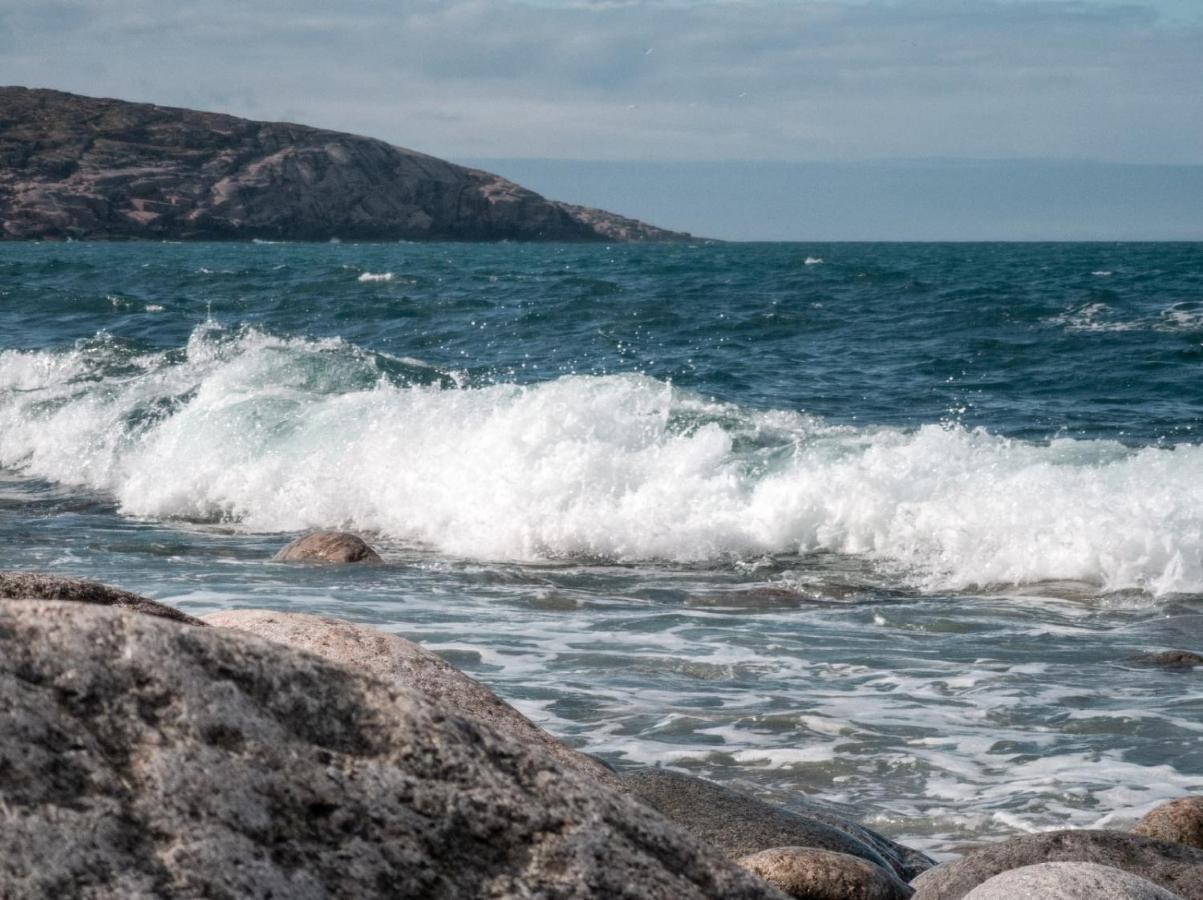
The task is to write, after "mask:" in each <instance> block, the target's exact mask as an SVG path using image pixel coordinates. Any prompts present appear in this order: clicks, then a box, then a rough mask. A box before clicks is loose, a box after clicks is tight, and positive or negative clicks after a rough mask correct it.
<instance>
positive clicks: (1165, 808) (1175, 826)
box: [1132, 797, 1203, 850]
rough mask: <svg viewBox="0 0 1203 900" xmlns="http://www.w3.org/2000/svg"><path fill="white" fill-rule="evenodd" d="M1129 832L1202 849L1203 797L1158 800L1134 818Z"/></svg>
mask: <svg viewBox="0 0 1203 900" xmlns="http://www.w3.org/2000/svg"><path fill="white" fill-rule="evenodd" d="M1132 833H1133V834H1139V835H1142V836H1144V837H1147V838H1153V839H1154V840H1157V841H1169V842H1170V843H1174V844H1186V845H1187V846H1188V847H1197V848H1199V849H1200V850H1203V797H1181V798H1179V799H1177V800H1171V801H1170V802H1169V803H1163V804H1161V805H1160V806H1158V807H1156V808H1155V809H1153V810H1151V811H1150V812H1149V813H1148V814H1147V815H1145V817H1144V818H1143V819H1141V820H1140V821H1139V822H1137V823H1136V827H1135V828H1133V829H1132Z"/></svg>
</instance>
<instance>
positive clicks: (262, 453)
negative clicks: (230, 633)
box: [0, 244, 1203, 853]
mask: <svg viewBox="0 0 1203 900" xmlns="http://www.w3.org/2000/svg"><path fill="white" fill-rule="evenodd" d="M1201 362H1203V245H1199V244H1106V245H1103V244H1099V245H1093V244H1075V245H1058V244H1047V245H1040V244H1029V245H1005V244H980V245H979V244H949V245H937V244H916V245H907V244H830V245H819V244H805V245H791V244H778V245H755V244H749V245H698V246H659V247H657V246H651V247H579V246H556V245H551V246H526V245H500V246H466V245H369V246H353V245H275V244H256V245H169V244H162V245H159V244H154V245H152V244H126V245H99V244H65V245H28V244H27V245H21V244H8V245H0V547H3V550H2V551H0V565H3V566H5V567H14V568H35V569H44V570H51V571H57V572H60V573H62V574H70V575H78V576H82V577H88V578H96V579H100V580H104V581H108V582H111V583H115V584H118V585H120V586H122V587H126V588H129V589H133V590H137V591H140V592H143V593H145V594H147V595H150V596H153V597H157V598H161V599H165V600H167V601H169V602H171V603H174V604H176V605H179V606H181V607H182V608H184V609H187V610H189V611H194V612H204V611H207V610H212V609H217V608H227V607H275V608H281V609H292V610H299V611H315V612H324V613H331V614H334V615H338V616H342V617H345V618H350V619H355V620H359V621H365V622H371V623H373V624H377V625H380V626H382V627H385V628H388V629H391V630H395V631H397V632H400V633H402V634H405V635H407V636H410V637H413V638H415V639H418V640H421V641H423V642H425V643H427V644H428V645H430V646H432V647H434V648H436V649H438V650H439V651H440V652H443V653H444V654H445V655H446V656H447V657H448V658H449V659H451V660H452V661H453V662H454V663H456V664H457V665H459V666H461V667H462V668H464V669H465V670H467V671H469V672H471V673H473V674H475V675H476V676H478V677H480V678H481V679H482V680H484V681H485V682H487V683H489V684H490V685H492V686H493V687H494V688H496V689H497V690H498V691H499V692H500V693H501V694H502V695H504V696H505V697H507V698H508V699H509V700H511V701H512V702H514V703H515V704H516V705H518V706H519V708H521V709H522V710H523V711H525V712H526V713H528V714H529V715H531V716H532V717H533V718H535V719H536V720H537V721H539V722H540V723H542V724H544V725H545V726H546V727H547V728H549V729H550V730H552V731H553V732H556V733H559V734H563V735H567V736H569V737H570V738H571V739H573V740H574V741H575V742H577V743H579V744H580V745H581V746H584V747H587V748H589V749H591V750H593V751H595V752H598V753H600V754H602V755H604V756H605V757H607V758H608V759H610V760H611V761H613V762H614V763H615V764H617V765H624V764H636V763H639V764H654V763H661V764H669V765H677V766H682V767H685V768H688V769H690V770H692V771H695V772H697V773H699V774H703V775H707V776H709V777H713V778H716V779H718V780H721V781H724V782H728V783H732V784H735V785H737V786H740V787H743V788H746V789H749V790H752V791H754V792H757V793H760V794H762V795H764V796H766V797H768V798H770V799H772V800H774V801H777V802H781V803H785V804H788V803H789V802H790V798H791V797H795V796H797V795H798V794H799V793H804V794H807V795H809V796H811V797H813V798H817V799H820V800H826V801H828V802H830V803H832V804H835V805H837V806H839V807H840V808H841V809H845V810H846V811H849V812H851V813H853V814H855V815H858V816H862V817H864V818H865V819H866V820H867V821H868V822H870V823H871V824H875V825H877V826H878V827H880V828H882V829H883V830H885V831H888V832H890V833H892V834H895V835H899V836H902V837H903V838H904V839H907V840H909V841H911V842H913V843H914V844H916V845H918V846H921V847H924V848H927V849H930V850H933V851H935V852H936V853H944V852H948V851H950V850H952V849H953V848H955V847H956V846H958V845H960V844H962V843H964V842H966V841H973V840H978V839H983V838H986V837H992V836H995V835H1000V834H1008V833H1013V832H1014V831H1017V830H1038V829H1042V828H1050V827H1058V826H1065V825H1069V826H1089V825H1108V824H1120V823H1122V822H1123V821H1124V820H1126V819H1128V818H1131V817H1132V816H1135V815H1139V814H1140V813H1141V812H1142V811H1143V810H1145V809H1146V808H1148V807H1149V806H1151V805H1153V804H1155V803H1157V802H1159V801H1160V800H1162V799H1164V798H1166V797H1168V796H1176V795H1178V794H1180V793H1183V792H1186V791H1190V790H1195V791H1197V790H1200V789H1203V750H1200V749H1199V747H1200V741H1199V732H1200V731H1201V730H1203V690H1201V687H1200V686H1201V685H1203V682H1200V680H1199V679H1200V677H1201V676H1200V675H1198V674H1197V673H1195V674H1192V673H1167V672H1161V671H1157V670H1149V669H1144V668H1141V667H1138V666H1134V665H1132V664H1131V663H1130V662H1128V661H1127V658H1128V657H1129V656H1131V655H1132V654H1133V653H1137V652H1140V651H1143V650H1149V649H1164V648H1168V647H1180V648H1185V649H1193V650H1196V651H1198V650H1203V638H1201V635H1203V448H1201V447H1200V445H1199V442H1200V432H1199V428H1200V426H1201V425H1203V416H1201V412H1203V382H1201V380H1200V377H1199V376H1200V374H1201V373H1200V363H1201ZM313 527H346V528H353V529H357V530H359V531H361V532H364V533H365V534H366V535H367V536H369V537H370V538H371V539H372V541H373V543H375V544H376V545H377V546H378V547H379V548H380V550H381V552H382V554H383V555H384V556H385V558H386V560H387V561H388V562H389V563H390V565H388V566H387V567H384V568H375V569H363V570H338V571H331V570H323V569H314V568H306V567H296V566H285V565H281V564H276V563H272V562H270V561H269V557H270V556H271V554H272V553H274V551H275V550H276V549H278V548H279V546H281V545H282V544H283V543H284V542H285V541H286V540H288V539H289V538H290V537H291V536H292V535H293V534H294V533H296V532H298V531H300V530H303V529H307V528H313Z"/></svg>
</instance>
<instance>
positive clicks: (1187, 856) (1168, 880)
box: [911, 830, 1203, 900]
mask: <svg viewBox="0 0 1203 900" xmlns="http://www.w3.org/2000/svg"><path fill="white" fill-rule="evenodd" d="M1046 862H1083V863H1098V864H1099V865H1103V866H1110V867H1112V868H1115V869H1121V870H1123V871H1125V872H1130V873H1132V874H1133V875H1139V876H1140V877H1141V878H1144V879H1146V880H1148V881H1151V882H1153V883H1154V884H1157V885H1160V886H1161V887H1163V888H1165V889H1166V890H1167V891H1171V892H1173V893H1174V894H1177V895H1178V896H1180V897H1182V898H1184V900H1203V850H1196V849H1194V848H1193V847H1186V846H1183V845H1182V844H1170V843H1166V842H1165V841H1155V840H1151V839H1150V838H1146V837H1141V836H1140V835H1133V834H1124V833H1123V832H1120V831H1094V830H1082V831H1048V832H1044V833H1042V834H1025V835H1023V836H1021V837H1017V838H1011V839H1010V840H1008V841H1002V842H1001V843H997V844H989V845H987V846H985V847H981V848H979V849H977V850H974V851H973V852H971V853H969V854H967V855H965V856H963V857H961V858H960V859H958V860H954V861H953V862H949V863H944V864H943V865H940V866H937V867H936V868H934V869H931V870H929V871H927V872H924V873H923V874H922V875H920V876H919V877H918V878H916V879H915V880H914V881H912V882H911V885H912V886H913V887H914V888H915V891H916V893H915V900H961V898H962V897H965V896H966V895H968V894H969V892H970V891H972V890H973V889H974V888H976V887H977V886H978V885H980V884H982V883H984V882H986V881H989V880H990V879H991V878H993V877H994V876H995V875H998V874H1000V873H1002V872H1009V871H1011V870H1012V869H1019V868H1023V867H1024V866H1031V865H1036V864H1037V863H1046ZM1012 896H1014V897H1016V900H1018V898H1019V897H1021V896H1023V895H1019V894H1016V895H1012ZM1037 896H1038V895H1037Z"/></svg>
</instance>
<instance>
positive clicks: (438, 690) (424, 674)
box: [204, 609, 617, 786]
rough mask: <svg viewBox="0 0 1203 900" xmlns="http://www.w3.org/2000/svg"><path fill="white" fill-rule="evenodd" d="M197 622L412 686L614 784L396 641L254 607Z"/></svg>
mask: <svg viewBox="0 0 1203 900" xmlns="http://www.w3.org/2000/svg"><path fill="white" fill-rule="evenodd" d="M204 620H205V622H207V623H208V624H210V625H215V626H218V627H221V628H233V629H237V630H238V631H246V632H250V633H251V634H255V635H258V636H259V637H262V638H266V639H268V640H269V641H275V642H276V643H279V644H287V645H288V646H290V647H295V648H296V649H298V650H306V651H308V652H310V653H316V654H317V655H318V656H321V657H323V658H325V659H328V660H330V661H331V662H335V663H338V664H340V665H343V666H348V667H350V668H353V669H356V670H358V671H361V672H364V673H365V674H368V675H371V676H373V677H375V678H379V679H380V680H381V681H383V682H385V683H386V684H391V685H397V686H402V687H408V688H413V689H414V690H416V691H418V692H419V693H420V694H422V695H423V696H425V697H428V698H430V699H431V700H434V701H436V702H438V703H441V704H443V705H445V706H446V707H447V708H449V709H454V710H455V711H456V712H457V713H459V714H460V715H463V716H467V717H470V718H472V719H475V720H476V721H478V722H484V723H485V724H486V725H488V726H490V727H491V728H493V729H494V730H496V731H497V732H499V733H501V734H503V735H505V736H506V737H509V738H511V739H512V740H514V741H516V742H518V743H520V744H522V745H523V746H538V747H542V748H543V749H544V750H546V751H547V752H548V753H550V754H551V755H552V756H553V757H554V758H555V759H556V761H557V762H559V763H560V764H561V765H562V766H564V767H565V768H568V769H572V770H574V771H576V772H578V773H580V774H583V775H587V776H589V777H591V778H595V779H597V780H599V781H604V782H607V783H610V784H611V785H614V786H617V780H616V778H615V776H614V772H613V770H612V769H610V768H609V767H608V766H606V765H605V764H604V763H601V762H599V761H598V760H596V759H593V758H592V757H591V756H587V755H585V754H584V753H579V752H577V751H576V750H573V749H572V748H571V747H569V746H568V745H567V744H565V743H563V742H562V741H559V740H557V739H556V738H554V737H552V736H551V735H550V734H548V733H547V732H546V731H544V730H543V729H542V728H540V727H539V726H537V725H535V723H534V722H532V721H530V719H528V718H526V717H525V716H524V715H522V713H520V712H518V710H516V709H514V708H513V707H512V706H510V705H509V704H508V703H506V702H505V701H503V700H502V699H501V698H499V697H498V696H497V695H496V694H494V693H493V692H492V691H491V690H489V689H488V688H487V687H485V686H484V685H483V684H481V683H480V682H479V681H476V680H475V679H474V678H471V677H469V676H467V675H465V674H464V673H463V672H461V671H459V670H458V669H456V668H455V667H454V666H452V665H451V664H450V663H448V662H447V661H446V660H444V659H443V658H442V657H441V656H439V655H438V654H436V653H432V652H431V651H429V650H427V649H425V648H424V647H421V646H419V645H418V644H415V643H413V642H412V641H407V640H405V638H403V637H399V636H398V635H395V634H388V633H387V632H384V631H380V630H378V629H375V628H369V627H368V626H366V625H355V624H353V623H351V622H343V621H340V620H338V619H328V618H324V617H322V616H313V615H307V614H302V613H280V612H272V611H269V610H258V609H251V610H230V611H223V612H216V613H210V614H209V615H207V616H205V617H204Z"/></svg>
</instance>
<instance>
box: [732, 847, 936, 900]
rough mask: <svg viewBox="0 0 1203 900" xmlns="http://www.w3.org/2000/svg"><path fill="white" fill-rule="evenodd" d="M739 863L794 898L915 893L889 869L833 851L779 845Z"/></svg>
mask: <svg viewBox="0 0 1203 900" xmlns="http://www.w3.org/2000/svg"><path fill="white" fill-rule="evenodd" d="M737 862H738V863H739V864H740V865H741V866H743V867H744V868H745V869H747V870H748V871H749V872H754V873H755V874H757V875H759V876H760V877H761V878H763V879H764V880H765V881H767V882H768V883H769V884H771V885H772V886H773V887H775V888H778V889H779V890H780V891H781V892H782V893H783V894H785V895H786V896H787V897H793V898H794V900H907V898H908V897H910V896H911V894H912V893H914V892H913V891H912V890H911V887H910V885H908V884H907V883H906V882H905V881H903V880H902V879H900V878H899V877H898V876H897V875H895V874H894V873H893V872H891V871H890V870H889V869H883V868H882V867H881V866H878V865H874V864H873V863H871V862H869V861H867V860H864V859H861V858H860V857H859V856H849V855H848V854H847V853H833V852H832V851H830V850H815V849H814V848H811V847H777V848H776V849H773V850H761V851H760V852H759V853H753V854H752V855H751V856H745V857H743V858H741V859H739V860H737Z"/></svg>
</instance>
